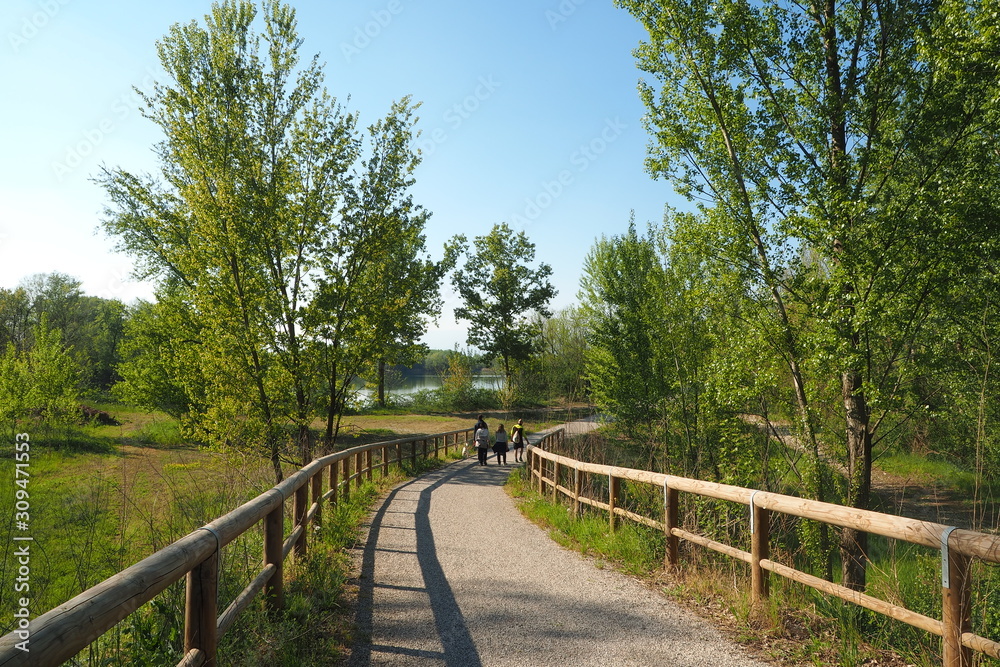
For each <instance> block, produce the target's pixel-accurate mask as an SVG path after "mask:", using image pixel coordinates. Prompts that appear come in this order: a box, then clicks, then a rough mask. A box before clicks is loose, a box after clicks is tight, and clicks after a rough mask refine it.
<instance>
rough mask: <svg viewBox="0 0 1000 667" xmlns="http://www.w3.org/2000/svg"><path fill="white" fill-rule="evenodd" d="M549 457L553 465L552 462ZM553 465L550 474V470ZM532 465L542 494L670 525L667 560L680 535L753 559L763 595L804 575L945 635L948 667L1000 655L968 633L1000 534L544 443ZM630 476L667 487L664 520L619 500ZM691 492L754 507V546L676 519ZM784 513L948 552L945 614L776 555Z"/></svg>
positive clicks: (531, 450) (673, 557)
mask: <svg viewBox="0 0 1000 667" xmlns="http://www.w3.org/2000/svg"><path fill="white" fill-rule="evenodd" d="M547 463H548V464H550V465H547ZM547 467H550V468H551V474H549V471H547V470H546V468H547ZM528 470H529V471H530V473H531V475H532V477H533V478H534V479H536V480H537V483H538V487H537V488H538V491H539V493H542V494H544V492H545V487H549V488H550V489H551V492H552V493H553V494H562V495H563V496H566V497H568V498H570V499H571V500H572V501H573V504H574V507H575V508H577V509H578V508H579V506H580V505H590V506H592V507H597V508H600V509H602V510H604V511H607V512H608V513H609V520H610V525H611V529H612V530H614V528H615V525H616V520H617V518H618V517H624V518H627V519H630V520H632V521H636V522H638V523H641V524H643V525H646V526H649V527H652V528H655V529H658V530H663V531H664V533H665V534H666V537H667V553H666V556H665V560H666V562H667V564H668V565H670V566H676V565H678V550H677V546H676V540H678V539H683V540H686V541H688V542H691V543H694V544H698V545H700V546H703V547H706V548H708V549H712V550H714V551H718V552H720V553H723V554H726V555H727V556H730V557H731V558H735V559H738V560H741V561H744V562H746V563H749V564H750V567H751V574H752V575H753V576H752V588H753V590H752V592H753V595H754V597H755V598H756V599H761V598H764V597H766V596H767V595H768V579H767V573H768V572H773V573H775V574H776V575H778V576H781V577H785V578H786V579H790V580H792V581H796V582H799V583H801V584H804V585H806V586H810V587H812V588H815V589H817V590H819V591H822V592H823V593H826V594H828V595H833V596H836V597H838V598H841V599H843V600H846V601H848V602H852V603H854V604H857V605H860V606H862V607H865V608H867V609H871V610H872V611H875V612H877V613H880V614H883V615H885V616H889V617H891V618H894V619H896V620H899V621H902V622H904V623H907V624H909V625H912V626H914V627H917V628H920V629H922V630H925V631H927V632H930V633H932V634H935V635H938V636H940V637H942V638H943V639H944V664H945V665H946V667H967V666H969V665H971V664H972V656H971V653H970V650H975V651H979V652H981V653H985V654H987V655H989V656H992V657H994V658H1000V642H996V641H993V640H990V639H987V638H985V637H980V636H978V635H975V634H973V633H971V632H969V631H968V630H969V626H970V624H971V609H972V601H971V590H970V578H969V575H968V571H969V560H970V559H973V558H976V559H979V560H982V561H985V562H988V563H1000V536H998V535H993V534H988V533H981V532H977V531H972V530H964V529H959V528H955V527H952V526H945V525H943V524H939V523H934V522H931V521H920V520H918V519H910V518H907V517H902V516H895V515H891V514H882V513H880V512H872V511H870V510H860V509H854V508H851V507H844V506H842V505H836V504H833V503H824V502H819V501H816V500H809V499H807V498H797V497H794V496H787V495H783V494H779V493H770V492H765V491H757V490H754V489H747V488H743V487H738V486H731V485H728V484H718V483H715V482H706V481H703V480H697V479H689V478H686V477H676V476H674V475H666V474H663V473H655V472H651V471H648V470H636V469H633V468H621V467H618V466H607V465H601V464H596V463H588V462H586V461H578V460H576V459H571V458H569V457H566V456H561V455H559V454H555V453H553V452H551V451H546V450H545V448H544V447H536V446H529V447H528ZM566 470H572V471H573V476H574V480H575V484H574V486H575V488H574V489H572V490H571V489H569V488H567V487H565V486H563V485H562V484H561V483H560V477H561V471H566ZM584 473H587V474H592V475H598V476H600V477H602V478H605V479H606V480H608V482H609V485H608V486H609V491H608V495H609V500H608V502H607V503H605V502H603V501H601V500H598V499H596V498H588V497H586V496H583V495H582V494H581V491H580V490H581V489H582V480H581V477H582V475H583V474H584ZM621 480H629V481H632V482H637V483H641V484H650V485H653V486H656V487H659V488H662V489H663V497H664V510H663V511H664V514H663V516H664V519H663V521H660V520H658V519H653V518H650V517H646V516H642V515H639V514H636V513H634V512H630V511H628V510H626V509H624V508H622V507H618V498H617V496H618V494H619V493H620V491H619V486H620V481H621ZM678 492H684V493H690V494H694V495H698V496H703V497H707V498H715V499H717V500H726V501H730V502H734V503H739V504H742V505H746V506H748V508H749V509H750V515H751V517H753V519H752V521H753V523H752V526H753V528H752V530H751V540H752V547H753V548H752V550H751V551H750V552H747V551H743V550H742V549H738V548H736V547H733V546H731V545H727V544H723V543H721V542H717V541H715V540H712V539H710V538H708V537H705V536H703V535H698V534H696V533H692V532H689V531H686V530H684V529H682V528H680V527H679V526H678V525H677V493H678ZM771 512H780V513H782V514H788V515H791V516H797V517H801V518H804V519H811V520H814V521H819V522H822V523H826V524H830V525H834V526H840V527H844V528H854V529H857V530H860V531H864V532H867V533H872V534H875V535H882V536H884V537H888V538H892V539H897V540H903V541H906V542H910V543H913V544H919V545H922V546H925V547H930V548H932V549H938V550H939V551H941V552H942V563H943V564H942V597H943V609H944V612H943V618H942V620H937V619H932V618H929V617H927V616H923V615H921V614H918V613H916V612H913V611H910V610H908V609H905V608H903V607H900V606H898V605H894V604H891V603H889V602H886V601H884V600H879V599H878V598H875V597H872V596H869V595H866V594H864V593H860V592H858V591H855V590H852V589H848V588H845V587H843V586H840V585H838V584H834V583H831V582H829V581H826V580H824V579H820V578H819V577H815V576H813V575H810V574H807V573H805V572H800V571H799V570H796V569H794V568H792V567H789V566H787V565H784V564H782V563H778V562H776V561H774V560H771V559H770V557H769V550H770V547H769V544H768V540H769V528H768V526H769V521H770V519H769V515H770V513H771Z"/></svg>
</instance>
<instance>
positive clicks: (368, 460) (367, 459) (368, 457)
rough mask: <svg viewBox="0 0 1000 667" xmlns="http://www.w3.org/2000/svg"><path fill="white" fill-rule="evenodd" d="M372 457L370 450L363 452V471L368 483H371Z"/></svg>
mask: <svg viewBox="0 0 1000 667" xmlns="http://www.w3.org/2000/svg"><path fill="white" fill-rule="evenodd" d="M374 456H375V455H374V454H372V450H370V449H367V450H365V464H366V466H365V467H366V468H367V470H366V471H365V476H366V477H368V481H369V482H370V481H372V467H373V466H372V461H373V459H374Z"/></svg>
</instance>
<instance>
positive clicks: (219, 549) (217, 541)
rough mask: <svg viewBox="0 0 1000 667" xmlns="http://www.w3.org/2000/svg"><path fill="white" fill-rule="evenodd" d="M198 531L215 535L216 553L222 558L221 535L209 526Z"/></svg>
mask: <svg viewBox="0 0 1000 667" xmlns="http://www.w3.org/2000/svg"><path fill="white" fill-rule="evenodd" d="M198 530H207V531H208V532H210V533H212V535H215V553H217V554H219V556H220V557H221V556H222V539H221V538H220V537H219V534H218V533H217V532H215V529H214V528H209V527H208V526H202V527H200V528H199V529H198Z"/></svg>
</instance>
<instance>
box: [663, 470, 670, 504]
mask: <svg viewBox="0 0 1000 667" xmlns="http://www.w3.org/2000/svg"><path fill="white" fill-rule="evenodd" d="M669 490H670V480H669V479H667V478H664V480H663V509H666V508H667V492H668V491H669Z"/></svg>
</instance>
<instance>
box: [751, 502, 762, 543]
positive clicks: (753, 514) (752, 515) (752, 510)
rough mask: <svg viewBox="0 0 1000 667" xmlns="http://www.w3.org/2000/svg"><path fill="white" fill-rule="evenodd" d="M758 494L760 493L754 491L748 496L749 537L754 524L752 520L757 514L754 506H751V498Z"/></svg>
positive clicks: (752, 531)
mask: <svg viewBox="0 0 1000 667" xmlns="http://www.w3.org/2000/svg"><path fill="white" fill-rule="evenodd" d="M758 493H760V491H754V492H753V493H751V494H750V534H751V535H753V533H754V523H755V521H754V519H755V518H756V514H757V511H756V508H755V507H754V504H753V498H754V496H756V495H757V494H758Z"/></svg>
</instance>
